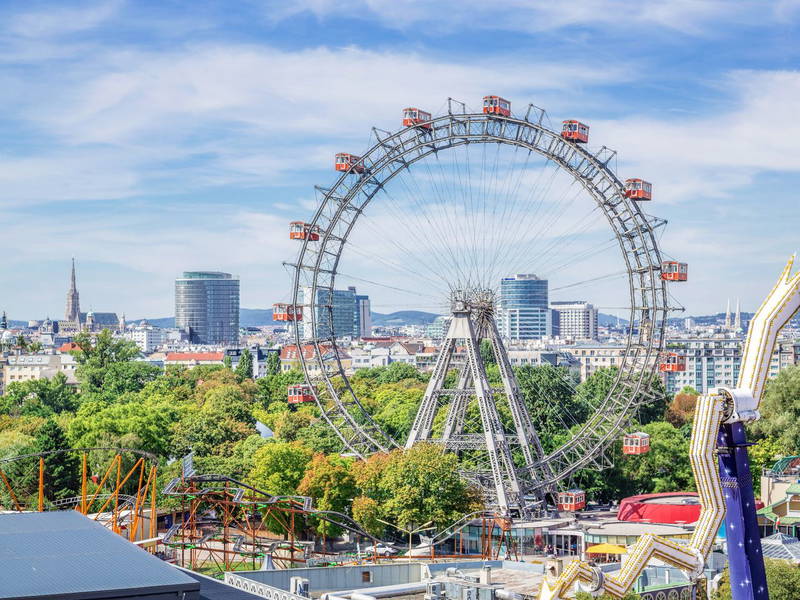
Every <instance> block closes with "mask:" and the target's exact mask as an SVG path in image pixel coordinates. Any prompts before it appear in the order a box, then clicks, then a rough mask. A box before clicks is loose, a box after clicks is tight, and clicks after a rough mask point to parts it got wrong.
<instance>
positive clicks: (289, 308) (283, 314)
mask: <svg viewBox="0 0 800 600" xmlns="http://www.w3.org/2000/svg"><path fill="white" fill-rule="evenodd" d="M272 320H273V321H302V320H303V308H302V307H301V306H295V305H294V304H284V303H283V302H276V303H275V304H273V305H272Z"/></svg>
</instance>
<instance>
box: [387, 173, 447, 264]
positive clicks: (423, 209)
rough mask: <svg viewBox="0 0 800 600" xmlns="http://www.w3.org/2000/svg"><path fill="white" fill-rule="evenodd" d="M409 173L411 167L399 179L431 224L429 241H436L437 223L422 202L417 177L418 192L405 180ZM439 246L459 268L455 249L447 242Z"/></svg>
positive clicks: (422, 196)
mask: <svg viewBox="0 0 800 600" xmlns="http://www.w3.org/2000/svg"><path fill="white" fill-rule="evenodd" d="M407 173H409V174H410V168H409V169H407V170H405V171H404V172H402V173H401V175H400V177H399V178H398V180H399V181H400V182H401V184H402V185H403V186H404V187H405V189H406V191H407V192H408V193H409V195H410V196H411V197H412V198H413V200H414V202H415V204H416V205H417V207H418V210H419V211H420V213H421V214H422V216H423V217H424V218H425V220H426V222H427V223H428V226H429V228H430V232H431V236H432V240H429V241H433V242H434V243H435V241H436V240H437V239H438V238H437V236H436V231H437V227H436V225H435V224H434V223H433V222H432V221H431V219H430V215H429V214H428V210H426V209H425V206H424V204H423V202H421V201H420V199H419V198H424V194H423V193H422V192H421V190H419V185H418V184H417V182H416V178H414V179H412V182H414V183H415V185H416V186H417V192H416V193H414V192H412V190H411V187H410V186H409V185H408V183H407V182H406V180H405V179H406V174H407ZM412 213H413V211H412ZM423 247H424V246H423ZM437 247H441V248H443V249H444V253H443V256H445V257H448V256H449V258H450V260H451V262H452V265H453V266H454V267H455V268H456V269H459V268H460V267H459V261H458V259H457V258H456V256H455V254H454V253H453V249H452V248H450V247H448V246H447V245H446V244H444V243H441V244H437ZM434 254H437V252H434ZM445 272H446V271H445Z"/></svg>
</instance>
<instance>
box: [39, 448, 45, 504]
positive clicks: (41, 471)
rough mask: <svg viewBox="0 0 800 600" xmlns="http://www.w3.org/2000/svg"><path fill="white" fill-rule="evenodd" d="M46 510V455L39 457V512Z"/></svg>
mask: <svg viewBox="0 0 800 600" xmlns="http://www.w3.org/2000/svg"><path fill="white" fill-rule="evenodd" d="M43 510H44V456H40V457H39V512H42V511H43Z"/></svg>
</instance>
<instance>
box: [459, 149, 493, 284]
mask: <svg viewBox="0 0 800 600" xmlns="http://www.w3.org/2000/svg"><path fill="white" fill-rule="evenodd" d="M481 147H482V150H483V159H482V165H483V166H482V168H481V170H480V176H481V179H480V188H479V196H482V195H483V194H482V190H483V184H484V178H485V175H486V169H485V162H486V154H485V151H486V145H485V144H481ZM468 148H469V144H465V145H464V149H463V153H464V156H465V160H464V162H465V167H464V170H465V171H468V169H469V165H470V162H471V161H470V160H469V149H468ZM452 155H453V159H454V160H453V165H454V167H455V175H456V177H457V178H458V184H457V186H456V188H455V189H456V190H457V191H458V192H459V193H460V195H461V196H462V200H463V202H462V203H461V208H462V214H463V216H462V218H461V222H462V226H461V227H459V228H458V229H459V234H460V236H459V238H458V239H459V242H458V245H459V248H460V249H461V251H462V252H463V253H464V255H465V258H466V259H467V262H468V263H469V279H468V281H467V282H465V286H464V287H470V286H471V285H475V284H472V283H471V282H473V281H475V280H476V279H477V273H478V259H477V254H476V251H475V243H474V240H475V238H476V234H477V226H476V222H475V221H476V219H475V213H476V211H477V206H478V201H477V200H476V199H475V197H474V194H473V186H472V185H471V182H470V175H469V173H467V174H466V183H465V177H464V176H462V170H461V165H460V158H461V156H460V155H461V149H460V148H459V149H457V150H456V151H455V152H453V153H452Z"/></svg>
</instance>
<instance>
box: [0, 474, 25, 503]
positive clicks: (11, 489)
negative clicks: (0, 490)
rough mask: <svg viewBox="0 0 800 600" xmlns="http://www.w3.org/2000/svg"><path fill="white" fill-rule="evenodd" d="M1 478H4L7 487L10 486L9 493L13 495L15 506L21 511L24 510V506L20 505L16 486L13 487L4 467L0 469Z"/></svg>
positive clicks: (12, 499)
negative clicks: (15, 491)
mask: <svg viewBox="0 0 800 600" xmlns="http://www.w3.org/2000/svg"><path fill="white" fill-rule="evenodd" d="M0 479H2V480H3V483H4V484H5V486H6V488H8V494H9V495H10V496H11V501H12V502H13V503H14V506H15V507H16V509H17V510H18V511H19V512H22V506H20V503H19V500H17V495H16V494H15V493H14V488H12V487H11V482H9V481H8V477H6V474H5V473H4V472H3V469H0Z"/></svg>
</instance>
